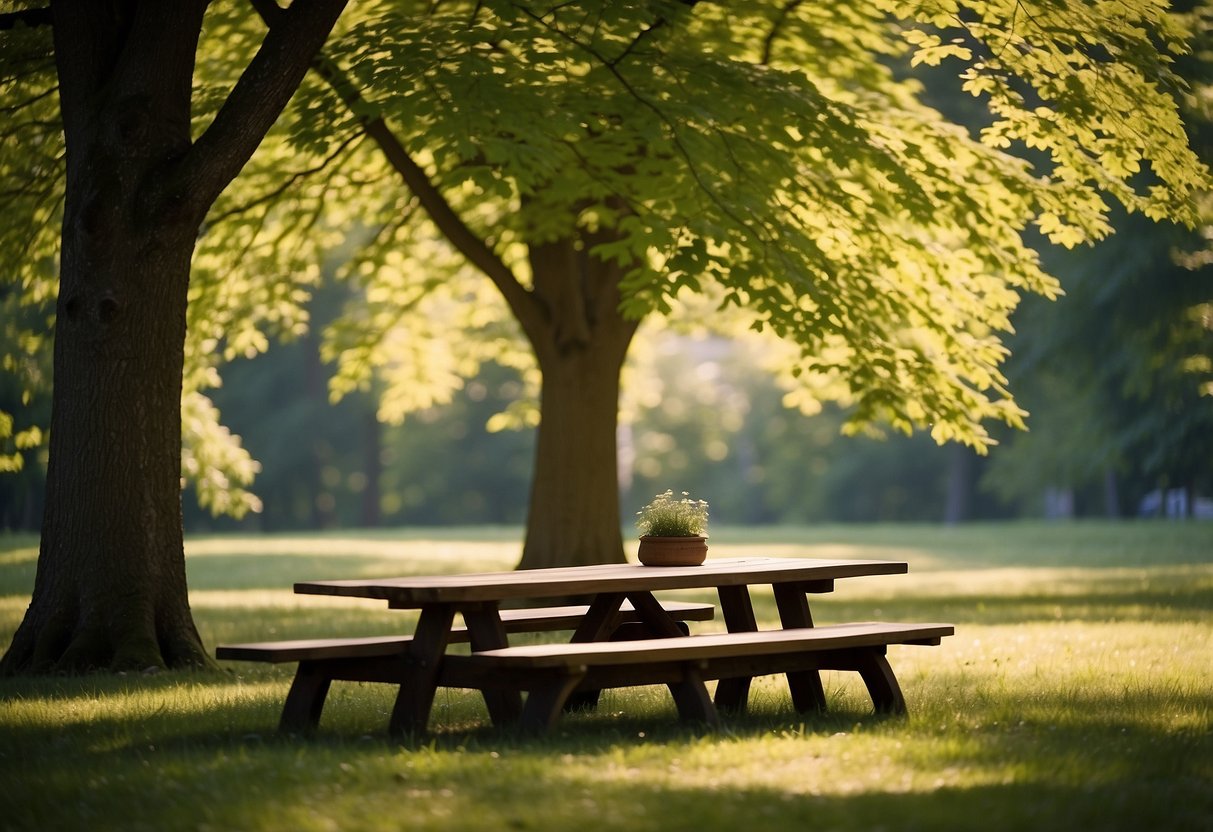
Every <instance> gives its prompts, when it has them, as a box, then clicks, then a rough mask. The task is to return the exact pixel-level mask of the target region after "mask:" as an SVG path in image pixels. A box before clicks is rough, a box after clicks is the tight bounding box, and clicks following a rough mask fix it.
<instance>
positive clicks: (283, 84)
mask: <svg viewBox="0 0 1213 832" xmlns="http://www.w3.org/2000/svg"><path fill="white" fill-rule="evenodd" d="M266 5H267V6H268V10H270V11H269V14H270V15H271V16H272V17H273V18H275V19H274V25H273V26H272V27H271V28H270V30H269V32H268V33H267V34H266V36H265V40H264V41H262V43H261V48H260V49H258V50H257V54H256V55H255V56H254V57H253V60H252V61H251V62H250V63H249V65H248V67H247V68H246V69H245V71H244V73H243V74H242V75H241V76H240V80H239V81H237V82H236V86H235V87H234V88H233V89H232V92H231V94H230V95H228V97H227V100H226V101H225V102H224V103H223V106H222V107H220V109H219V112H218V113H217V114H216V116H215V120H214V121H213V122H211V125H210V126H209V127H208V128H207V129H206V131H205V132H204V133H203V134H202V135H201V136H199V137H198V141H197V142H195V143H194V146H193V147H192V148H191V149H190V151H189V153H188V154H187V155H186V156H185V158H184V159H183V160H182V162H181V166H180V169H179V177H178V178H177V182H176V184H178V185H179V189H178V191H177V195H178V196H179V197H181V198H183V199H188V200H189V201H190V202H191V203H192V204H193V205H194V206H199V207H201V208H204V207H206V206H209V205H210V204H211V203H212V202H213V201H214V200H215V199H216V198H217V197H218V195H219V193H220V192H221V191H222V190H223V189H224V188H225V187H227V185H228V183H230V182H231V181H232V179H234V178H235V177H236V174H238V173H239V172H240V170H241V168H243V167H244V165H245V163H247V162H248V160H249V158H250V157H251V156H252V155H253V152H254V151H255V150H256V149H257V146H258V145H259V144H260V143H261V140H262V139H263V138H264V137H265V134H266V133H267V132H268V131H269V129H270V127H271V126H272V125H273V123H274V121H275V120H277V118H278V116H279V115H280V114H281V113H282V109H283V108H284V107H285V106H286V103H287V102H288V101H289V100H290V98H291V96H292V95H294V94H295V90H296V89H297V88H298V86H299V82H300V81H301V80H302V78H303V75H304V73H305V72H307V68H308V65H309V63H310V62H311V60H312V58H313V57H314V56H315V55H316V53H317V52H319V51H320V47H321V46H323V45H324V42H325V40H327V39H328V36H329V32H330V31H332V28H333V24H334V23H336V21H337V18H338V17H339V16H340V14H341V12H342V10H343V9H344V8H345V5H346V0H307V2H295V3H292V4H291V5H290V7H289V8H286V9H283V8H280V7H279V6H278V5H277V4H276V3H273V2H269V3H267V4H266Z"/></svg>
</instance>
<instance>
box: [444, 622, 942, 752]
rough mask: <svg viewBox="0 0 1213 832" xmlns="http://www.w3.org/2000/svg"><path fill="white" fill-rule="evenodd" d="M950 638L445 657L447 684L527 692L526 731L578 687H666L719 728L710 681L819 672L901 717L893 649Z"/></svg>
mask: <svg viewBox="0 0 1213 832" xmlns="http://www.w3.org/2000/svg"><path fill="white" fill-rule="evenodd" d="M953 633H954V627H953V626H952V625H951V624H901V623H888V622H858V623H851V624H835V625H829V626H823V627H803V628H790V629H784V630H761V631H757V632H736V633H713V634H705V635H694V636H681V637H673V638H662V639H653V640H644V641H611V642H591V643H584V644H581V643H575V644H534V645H520V646H517V647H505V648H501V649H498V650H486V651H483V652H479V653H474V654H472V655H470V656H451V657H448V659H447V661H446V663H445V664H444V667H443V671H442V673H441V675H440V683H441V684H443V685H447V686H450V687H470V688H476V689H480V690H484V689H486V688H493V687H501V686H506V687H512V688H514V689H516V690H525V691H529V692H530V696H529V697H528V699H527V702H526V705H525V707H524V709H523V713H522V717H521V725H522V727H523V728H524V729H528V730H540V731H542V730H547V729H550V728H551V727H552V726H553V725H555V723H556V721H557V720H558V718H559V715H560V711H561V709H562V708H563V706H564V703H565V702H566V701H567V699H568V696H569V695H571V694H572V693H573V692H574V691H577V690H587V689H588V690H596V689H600V688H610V687H628V686H633V685H652V684H665V685H668V686H669V688H670V691H671V693H672V694H673V695H674V700H675V703H676V705H677V707H678V711H679V714H680V716H681V717H682V718H683V719H684V720H693V721H698V722H706V723H708V724H709V725H712V726H715V725H717V724H718V723H719V717H718V715H717V712H716V709H715V707H714V706H712V704H711V700H710V699H709V698H708V694H707V689H706V686H705V685H704V680H705V679H722V680H723V679H732V678H742V677H745V678H748V677H752V676H766V675H771V674H775V673H787V674H796V673H804V672H807V671H817V670H850V671H856V672H858V673H859V674H860V676H861V678H862V679H863V681H864V684H865V685H866V687H867V689H868V693H869V695H870V696H871V697H872V703H873V705H874V707H875V708H876V710H877V711H880V712H887V713H899V714H904V713H905V712H906V705H905V698H904V696H903V695H902V693H901V689H900V687H899V685H898V684H897V678H896V676H895V675H894V674H893V670H892V668H891V667H890V666H889V663H888V660H887V659H886V658H885V653H886V650H887V647H888V646H889V645H891V644H927V645H935V644H939V643H940V642H941V640H942V639H943V638H944V637H945V636H950V635H952V634H953ZM705 703H706V704H705ZM794 704H796V705H797V708H798V710H804V709H805V708H804V706H803V705H802V704H801V703H795V702H794ZM822 704H824V703H822ZM817 707H821V705H818V706H817Z"/></svg>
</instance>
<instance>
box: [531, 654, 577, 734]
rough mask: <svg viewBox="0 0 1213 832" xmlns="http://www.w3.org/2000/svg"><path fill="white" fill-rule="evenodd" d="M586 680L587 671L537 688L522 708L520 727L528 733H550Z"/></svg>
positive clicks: (562, 677) (553, 680)
mask: <svg viewBox="0 0 1213 832" xmlns="http://www.w3.org/2000/svg"><path fill="white" fill-rule="evenodd" d="M583 678H585V671H584V670H582V671H581V672H580V673H571V674H568V675H560V676H555V677H553V678H552V680H551V681H550V682H548V683H547V684H544V685H541V686H538V687H536V688H535V689H534V690H532V691H531V692H530V693H528V694H527V697H526V704H525V705H524V706H523V708H522V719H521V720H520V721H519V727H521V728H522V730H523V731H526V732H528V733H534V734H539V733H543V732H545V731H550V730H551V729H552V728H553V727H555V725H556V723H557V722H558V721H559V720H560V712H561V710H563V709H564V705H565V702H567V701H568V698H569V694H571V693H572V692H573V689H574V688H576V687H577V685H578V683H580V682H581V680H582V679H583Z"/></svg>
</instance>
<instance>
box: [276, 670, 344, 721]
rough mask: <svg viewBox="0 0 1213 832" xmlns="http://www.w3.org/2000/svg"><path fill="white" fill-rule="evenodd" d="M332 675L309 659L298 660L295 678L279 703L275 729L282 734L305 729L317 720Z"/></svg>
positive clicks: (322, 707)
mask: <svg viewBox="0 0 1213 832" xmlns="http://www.w3.org/2000/svg"><path fill="white" fill-rule="evenodd" d="M331 683H332V679H331V678H330V677H329V675H328V674H326V673H323V672H320V671H319V669H318V668H317V667H316V666H315V665H314V664H313V663H312V662H308V661H302V662H299V668H298V669H297V670H296V671H295V679H294V681H292V682H291V689H290V691H289V692H288V693H287V695H286V702H285V704H283V706H282V717H281V718H280V719H279V720H278V730H279V731H281V732H282V733H284V734H290V733H305V732H308V731H312V730H314V729H315V728H316V726H318V725H319V724H320V712H321V711H323V710H324V700H325V698H326V697H327V696H328V694H329V685H330V684H331Z"/></svg>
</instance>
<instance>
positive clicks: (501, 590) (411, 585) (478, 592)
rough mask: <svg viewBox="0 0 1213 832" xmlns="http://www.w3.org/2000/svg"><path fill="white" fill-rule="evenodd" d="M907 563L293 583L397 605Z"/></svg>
mask: <svg viewBox="0 0 1213 832" xmlns="http://www.w3.org/2000/svg"><path fill="white" fill-rule="evenodd" d="M908 569H909V567H908V565H907V564H906V563H905V562H904V561H893V560H847V559H831V558H781V557H754V558H708V559H707V560H706V561H704V563H703V564H701V565H699V566H641V565H639V564H631V563H628V564H606V565H597V566H568V567H556V568H551V569H523V570H511V571H502V572H475V573H463V574H448V575H406V576H403V577H393V578H357V579H348V580H336V581H304V582H300V583H296V584H295V592H296V593H299V594H303V595H340V596H350V597H356V598H372V599H380V600H384V601H387V602H388V603H389V604H390V605H391V606H392V607H397V608H413V607H421V606H425V605H427V604H441V603H461V602H482V601H504V600H508V599H514V598H541V597H561V596H574V595H589V594H601V593H607V592H619V593H627V592H653V591H657V590H667V589H693V588H702V587H723V586H745V585H749V584H762V583H771V584H775V583H817V584H828V582H831V581H833V580H834V579H836V578H852V577H859V576H864V575H895V574H901V573H904V572H907V571H908Z"/></svg>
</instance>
